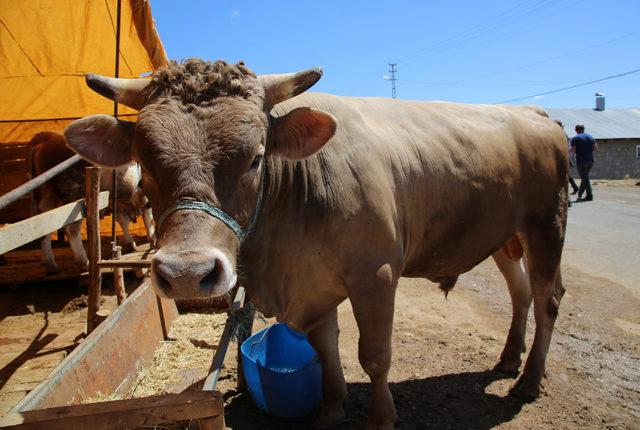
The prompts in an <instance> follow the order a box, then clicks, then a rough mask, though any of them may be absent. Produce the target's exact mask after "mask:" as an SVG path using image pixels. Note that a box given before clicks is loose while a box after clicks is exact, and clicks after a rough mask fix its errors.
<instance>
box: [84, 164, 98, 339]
mask: <svg viewBox="0 0 640 430" xmlns="http://www.w3.org/2000/svg"><path fill="white" fill-rule="evenodd" d="M85 178H86V179H85V180H86V183H85V205H86V208H87V243H88V246H89V299H88V300H87V334H89V333H91V332H92V331H93V329H95V328H96V326H97V325H98V321H97V319H96V313H97V312H98V310H99V309H100V294H101V289H102V276H101V275H100V268H99V267H98V261H100V260H101V255H100V254H101V250H100V215H99V213H98V193H99V192H100V168H99V167H87V168H86V175H85Z"/></svg>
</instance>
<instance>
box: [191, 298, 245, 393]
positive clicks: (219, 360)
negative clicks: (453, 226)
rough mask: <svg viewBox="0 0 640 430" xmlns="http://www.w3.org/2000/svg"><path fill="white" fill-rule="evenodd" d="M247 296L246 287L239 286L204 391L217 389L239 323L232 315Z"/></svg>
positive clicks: (240, 306)
mask: <svg viewBox="0 0 640 430" xmlns="http://www.w3.org/2000/svg"><path fill="white" fill-rule="evenodd" d="M244 298H245V289H244V287H242V286H240V287H238V291H237V292H236V296H235V298H234V299H233V304H232V305H231V310H230V312H229V317H227V322H226V323H225V325H224V330H223V331H222V336H220V340H219V341H218V348H216V352H215V354H214V355H213V359H212V360H211V367H210V368H209V376H207V379H205V381H204V385H203V387H202V390H203V391H213V390H215V389H216V385H217V383H218V378H219V377H220V371H221V370H222V364H223V363H224V357H225V355H226V354H227V349H228V348H229V342H230V341H231V337H232V335H233V332H234V331H235V328H236V327H235V326H236V325H237V324H238V322H237V320H236V319H234V318H232V315H233V314H235V313H237V312H238V311H239V310H240V309H241V308H242V305H243V304H244Z"/></svg>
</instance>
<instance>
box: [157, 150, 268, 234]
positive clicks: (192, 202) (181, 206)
mask: <svg viewBox="0 0 640 430" xmlns="http://www.w3.org/2000/svg"><path fill="white" fill-rule="evenodd" d="M268 173H269V170H268V168H267V162H266V160H265V162H264V172H263V174H262V180H261V181H260V190H259V191H258V201H257V204H256V210H255V211H254V212H253V217H251V222H249V225H248V226H247V228H246V230H244V231H243V230H242V227H240V224H238V222H237V221H236V220H235V219H233V218H232V217H231V216H229V215H228V214H226V213H225V212H223V211H222V210H221V209H219V208H217V207H215V206H212V205H211V204H209V203H207V202H203V201H200V200H196V199H194V198H192V197H185V198H182V199H180V200H178V201H177V202H176V203H174V204H173V205H171V206H169V207H168V208H167V209H166V210H165V211H164V212H163V213H162V215H160V218H159V219H158V222H157V225H158V231H160V228H161V226H162V223H163V222H164V220H165V219H166V218H167V216H169V215H171V214H172V213H174V212H176V211H179V210H192V211H202V212H204V213H207V214H209V215H211V216H212V217H214V218H217V219H219V220H220V221H222V222H223V223H225V224H226V226H227V227H229V228H230V229H231V230H233V232H234V233H235V234H236V236H238V239H240V243H243V242H244V241H245V239H246V238H247V236H249V233H251V230H253V227H254V225H255V223H256V220H257V219H258V212H260V208H261V207H262V196H263V194H264V186H265V182H266V181H267V176H268Z"/></svg>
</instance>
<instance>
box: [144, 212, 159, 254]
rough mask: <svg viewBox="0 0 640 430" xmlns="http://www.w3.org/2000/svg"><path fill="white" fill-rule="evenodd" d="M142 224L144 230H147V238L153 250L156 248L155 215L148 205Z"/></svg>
mask: <svg viewBox="0 0 640 430" xmlns="http://www.w3.org/2000/svg"><path fill="white" fill-rule="evenodd" d="M142 222H143V223H144V228H145V229H146V230H147V238H148V239H149V243H150V244H151V247H152V248H155V247H156V229H155V226H154V225H153V213H152V212H151V206H150V205H149V203H147V204H146V205H145V207H144V209H143V210H142Z"/></svg>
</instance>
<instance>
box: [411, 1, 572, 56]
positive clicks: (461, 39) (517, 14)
mask: <svg viewBox="0 0 640 430" xmlns="http://www.w3.org/2000/svg"><path fill="white" fill-rule="evenodd" d="M559 3H560V2H554V1H553V0H542V1H539V2H537V3H535V4H533V5H531V6H527V7H526V8H524V9H522V10H516V11H513V10H514V9H516V8H512V9H509V10H508V11H513V12H511V13H508V14H506V15H505V16H503V17H500V15H503V14H505V13H506V12H503V14H500V15H498V16H497V17H500V18H497V17H496V18H497V19H493V20H490V21H489V23H488V25H486V26H477V27H473V28H472V29H471V30H467V31H466V32H463V33H461V34H460V35H458V36H456V37H454V38H449V39H445V41H443V42H442V43H440V44H436V45H434V46H433V47H431V48H426V49H425V50H423V51H422V52H421V53H420V54H418V55H417V56H416V55H413V56H412V57H413V58H410V59H408V60H407V59H405V61H400V63H402V64H403V65H406V64H411V63H415V62H418V61H421V60H423V59H424V58H425V57H427V56H429V57H434V56H437V55H439V54H442V53H446V52H450V51H451V50H452V49H454V48H457V47H459V46H461V45H464V44H465V43H467V42H469V41H477V40H478V38H479V37H480V36H484V35H485V34H487V33H490V32H492V31H493V30H495V29H499V28H503V27H504V26H505V25H510V24H511V23H513V22H516V21H519V20H521V19H522V18H525V17H527V16H529V15H531V14H533V13H535V12H537V11H539V10H541V9H543V8H544V7H546V6H548V5H551V6H555V5H557V4H559ZM522 4H523V3H521V4H520V5H518V6H521V5H522ZM508 11H507V12H508ZM456 39H457V40H456ZM405 58H406V57H405Z"/></svg>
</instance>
